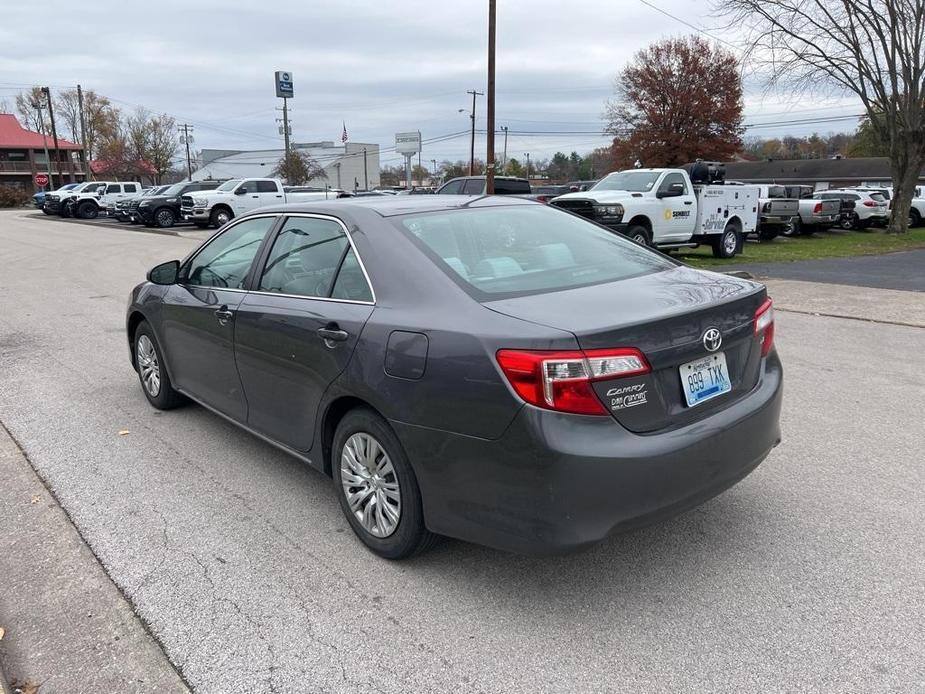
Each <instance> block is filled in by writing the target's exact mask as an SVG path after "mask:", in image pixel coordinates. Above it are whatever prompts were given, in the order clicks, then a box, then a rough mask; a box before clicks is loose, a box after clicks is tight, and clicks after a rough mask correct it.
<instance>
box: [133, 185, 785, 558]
mask: <svg viewBox="0 0 925 694" xmlns="http://www.w3.org/2000/svg"><path fill="white" fill-rule="evenodd" d="M126 327H127V330H128V342H129V346H130V352H131V360H132V365H133V366H134V368H135V370H136V371H137V373H138V376H139V380H140V382H141V387H142V391H143V392H144V394H145V396H146V397H147V399H148V400H149V401H150V403H151V404H152V405H153V406H154V407H156V408H159V409H168V408H172V407H176V406H178V405H181V404H182V403H184V402H186V401H187V400H194V401H196V402H198V403H200V404H201V405H203V406H205V407H207V408H209V409H211V410H214V411H215V412H216V413H218V414H220V415H222V416H223V417H226V418H228V419H230V420H231V421H233V422H235V423H236V424H238V425H240V426H241V427H243V428H245V429H247V430H248V431H250V432H253V433H254V434H256V435H257V436H260V437H262V438H264V439H266V440H267V441H270V442H272V443H273V444H275V445H277V446H279V447H280V448H282V449H284V450H286V451H288V452H289V453H291V454H292V455H295V456H297V457H299V458H301V459H303V460H304V461H306V462H307V463H308V464H309V465H312V466H313V467H316V468H317V469H318V470H321V471H323V472H324V473H325V474H327V475H329V476H330V477H331V478H332V479H333V482H334V489H335V494H337V497H338V500H339V501H340V505H341V507H342V509H343V511H344V514H345V516H346V517H347V520H348V521H349V523H350V525H351V527H352V528H353V530H354V531H355V532H356V534H357V536H358V537H359V538H360V540H361V541H362V542H363V543H365V544H366V546H367V547H369V548H370V549H371V550H372V551H373V552H375V553H377V554H379V555H381V556H384V557H388V558H392V559H397V558H401V557H406V556H409V555H411V554H413V553H415V552H418V551H421V550H423V549H425V548H427V547H429V546H430V545H431V544H432V543H433V541H434V539H435V538H436V537H437V536H440V535H448V536H451V537H456V538H461V539H463V540H468V541H471V542H477V543H480V544H484V545H490V546H492V547H498V548H501V549H505V550H511V551H515V552H523V553H530V554H549V553H557V552H566V551H570V550H574V549H578V548H581V547H584V546H586V545H589V544H591V543H594V542H597V541H598V540H600V539H602V538H604V537H605V536H607V535H608V534H610V533H613V532H616V531H619V530H622V529H626V528H630V527H633V526H636V525H640V524H643V523H648V522H651V521H653V520H657V519H659V518H663V517H666V516H670V515H673V514H677V513H680V512H681V511H683V510H685V509H688V508H691V507H693V506H695V505H697V504H700V503H702V502H704V501H705V500H707V499H709V498H711V497H713V496H715V495H716V494H719V493H720V492H721V491H723V490H724V489H727V488H728V487H730V486H732V485H733V484H735V483H736V482H737V481H739V480H741V479H742V478H743V477H745V476H746V475H747V474H748V473H749V472H750V471H751V470H753V469H754V468H755V467H756V466H757V465H758V464H759V463H760V462H761V461H762V460H763V459H764V458H765V456H767V455H768V452H769V451H770V450H771V449H772V448H773V447H774V446H775V445H776V444H777V443H778V442H779V440H780V427H779V421H778V420H779V414H780V407H781V397H782V369H781V364H780V360H779V359H778V357H777V353H776V351H775V349H774V312H773V309H772V307H771V301H770V300H769V299H768V297H767V295H766V292H765V289H764V287H763V286H761V285H759V284H756V283H754V282H750V281H748V280H744V279H738V278H735V277H730V276H727V275H720V274H715V273H712V272H703V271H700V270H694V269H691V268H689V267H686V266H684V265H682V264H680V263H677V262H675V261H673V260H672V259H670V258H668V257H666V256H663V255H661V254H659V253H657V252H655V251H652V250H649V249H647V248H644V247H643V246H640V245H637V244H635V243H633V242H631V241H629V240H627V239H626V238H624V237H622V236H620V235H617V234H615V233H613V232H611V231H609V230H607V229H605V228H603V227H600V226H597V225H596V224H594V223H592V222H589V221H587V220H585V219H582V218H580V217H577V216H573V215H572V214H570V213H568V212H565V211H562V210H558V209H554V208H551V207H547V206H546V205H541V204H538V203H535V202H533V201H528V200H520V199H512V198H504V197H459V196H433V195H427V196H424V195H422V196H415V195H409V196H404V197H381V198H363V199H358V200H355V201H354V200H338V201H331V202H317V203H311V204H305V205H294V206H293V205H289V206H283V207H277V208H265V209H261V210H258V211H256V212H253V213H250V214H247V215H245V216H242V217H239V218H237V219H234V220H233V221H231V222H230V223H228V224H226V225H225V226H224V227H223V228H222V229H220V230H219V231H218V232H217V233H216V234H215V235H214V236H212V237H211V238H210V239H209V240H208V241H206V242H205V243H203V244H202V246H200V247H199V248H198V249H197V250H196V251H194V252H193V253H191V254H190V255H189V256H188V257H187V258H185V259H184V260H180V261H176V260H173V261H170V262H167V263H163V264H161V265H158V266H157V267H155V268H153V269H152V270H151V271H150V272H149V273H148V278H147V281H146V282H143V283H142V284H140V285H138V286H137V287H136V288H135V289H134V290H133V291H132V294H131V297H130V299H129V307H128V315H127V325H126Z"/></svg>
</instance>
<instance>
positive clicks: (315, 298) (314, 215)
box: [248, 212, 376, 306]
mask: <svg viewBox="0 0 925 694" xmlns="http://www.w3.org/2000/svg"><path fill="white" fill-rule="evenodd" d="M281 216H285V217H286V219H287V221H288V220H289V219H291V218H293V217H302V218H306V219H322V220H325V221H329V222H336V223H337V224H339V225H340V228H341V229H342V230H343V232H344V235H345V236H346V237H347V243H349V244H350V249H351V250H352V251H353V254H354V255H355V256H356V259H357V263H359V265H360V270H362V271H363V278H364V279H365V280H366V285H367V286H368V287H369V292H370V294H372V296H373V300H372V301H357V300H355V299H334V298H332V297H329V296H306V295H304V294H283V293H281V292H267V291H261V290H259V289H252V290H251V291H250V292H248V293H250V294H258V295H260V296H282V297H286V298H289V299H308V300H309V301H331V302H334V303H338V304H361V305H363V306H375V305H376V288H375V287H373V283H372V281H371V280H370V279H369V273H368V272H366V265H365V264H364V263H363V258H362V257H361V256H360V251H359V250H357V247H356V244H355V243H354V242H353V237H352V236H351V235H350V230H349V229H347V225H346V224H344V222H343V220H341V219H340V218H338V217H334V216H333V215H327V214H318V213H309V212H288V213H287V212H283V213H281ZM285 226H286V222H283V226H282V227H280V231H282V230H283V229H284V228H285ZM273 243H274V244H275V243H276V239H273ZM272 251H273V246H270V252H272ZM338 269H340V268H338ZM260 279H262V273H261V278H260ZM334 279H335V283H336V280H337V278H336V277H335V278H334ZM257 286H258V287H259V286H260V280H259V279H258V281H257ZM333 289H334V285H333V284H332V285H331V290H332V291H333Z"/></svg>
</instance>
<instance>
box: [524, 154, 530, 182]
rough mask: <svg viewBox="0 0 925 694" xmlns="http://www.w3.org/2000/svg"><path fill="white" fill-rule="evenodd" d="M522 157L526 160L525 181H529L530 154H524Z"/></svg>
mask: <svg viewBox="0 0 925 694" xmlns="http://www.w3.org/2000/svg"><path fill="white" fill-rule="evenodd" d="M524 156H525V157H526V158H527V180H528V181H529V180H530V152H524Z"/></svg>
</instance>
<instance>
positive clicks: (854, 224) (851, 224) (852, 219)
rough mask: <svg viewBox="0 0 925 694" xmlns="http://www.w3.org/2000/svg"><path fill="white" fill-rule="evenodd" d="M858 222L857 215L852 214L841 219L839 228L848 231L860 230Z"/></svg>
mask: <svg viewBox="0 0 925 694" xmlns="http://www.w3.org/2000/svg"><path fill="white" fill-rule="evenodd" d="M858 222H859V220H858V216H857V214H856V213H854V212H852V213H851V214H850V215H845V216H844V217H842V218H841V223H840V226H841V228H842V229H845V230H849V231H850V230H851V229H858V228H860V227H859V223H858Z"/></svg>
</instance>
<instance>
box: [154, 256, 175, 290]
mask: <svg viewBox="0 0 925 694" xmlns="http://www.w3.org/2000/svg"><path fill="white" fill-rule="evenodd" d="M179 276H180V261H179V260H168V261H167V262H166V263H161V264H160V265H155V266H154V267H153V268H151V269H150V270H149V271H148V282H151V283H152V284H176V283H177V278H178V277H179Z"/></svg>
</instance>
